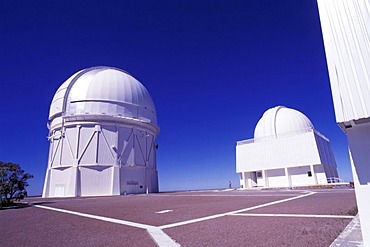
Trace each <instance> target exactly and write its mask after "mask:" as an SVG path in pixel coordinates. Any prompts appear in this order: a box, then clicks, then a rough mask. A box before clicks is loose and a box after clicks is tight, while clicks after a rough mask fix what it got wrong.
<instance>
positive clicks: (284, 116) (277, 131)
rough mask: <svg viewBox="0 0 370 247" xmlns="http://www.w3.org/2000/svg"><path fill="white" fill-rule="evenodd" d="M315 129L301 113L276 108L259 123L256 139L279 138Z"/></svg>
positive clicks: (281, 107) (255, 134)
mask: <svg viewBox="0 0 370 247" xmlns="http://www.w3.org/2000/svg"><path fill="white" fill-rule="evenodd" d="M313 128H314V127H313V124H312V123H311V121H310V120H309V119H308V118H307V117H306V116H305V115H304V114H302V113H301V112H299V111H297V110H294V109H291V108H287V107H284V106H276V107H274V108H270V109H268V110H267V111H266V112H265V113H264V114H263V116H262V118H261V119H260V120H259V121H258V123H257V125H256V128H255V130H254V139H261V138H263V139H265V138H268V137H279V136H281V135H283V134H286V133H289V132H291V133H292V132H305V131H307V130H310V129H313Z"/></svg>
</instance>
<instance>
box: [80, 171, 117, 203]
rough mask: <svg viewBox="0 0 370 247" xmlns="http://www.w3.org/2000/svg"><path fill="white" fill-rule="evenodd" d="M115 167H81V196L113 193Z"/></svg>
mask: <svg viewBox="0 0 370 247" xmlns="http://www.w3.org/2000/svg"><path fill="white" fill-rule="evenodd" d="M112 170H113V167H105V166H95V167H80V183H81V184H80V191H81V194H80V195H81V196H96V195H111V193H112V178H113V176H112Z"/></svg>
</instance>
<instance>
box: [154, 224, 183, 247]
mask: <svg viewBox="0 0 370 247" xmlns="http://www.w3.org/2000/svg"><path fill="white" fill-rule="evenodd" d="M147 230H148V232H149V234H150V236H151V237H152V238H153V240H154V241H155V242H156V243H157V245H158V246H163V247H178V246H180V244H178V243H176V242H175V241H174V240H173V239H172V238H170V236H168V235H167V234H166V233H164V232H163V231H162V230H161V229H159V228H158V227H149V228H148V229H147Z"/></svg>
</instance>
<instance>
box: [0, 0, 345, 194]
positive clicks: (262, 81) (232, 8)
mask: <svg viewBox="0 0 370 247" xmlns="http://www.w3.org/2000/svg"><path fill="white" fill-rule="evenodd" d="M0 33H1V36H0V70H1V75H2V78H1V81H0V92H1V104H0V113H1V117H0V140H1V142H0V160H2V161H12V162H15V163H19V164H21V166H22V167H23V168H24V169H25V170H26V171H27V172H30V173H32V174H33V175H34V176H35V177H34V179H32V180H31V181H30V184H31V185H30V187H29V194H31V195H38V194H41V191H42V185H43V180H44V176H45V171H46V166H47V156H48V141H47V139H46V136H47V135H48V130H47V128H46V123H47V120H48V119H47V118H48V112H49V106H50V103H51V100H52V97H53V95H54V93H55V91H56V90H57V88H58V87H59V86H60V84H62V83H63V82H64V81H65V80H66V79H67V78H68V77H70V76H71V75H72V74H73V73H75V72H77V71H79V70H81V69H84V68H87V67H91V66H98V65H106V66H114V67H118V68H121V69H124V70H126V71H128V72H129V73H131V74H132V75H133V76H134V77H136V78H137V79H138V80H139V81H141V82H142V83H143V84H144V85H145V87H146V88H147V89H148V90H149V92H150V94H151V96H152V98H153V100H154V103H155V105H156V109H157V114H158V121H159V125H160V128H161V133H160V134H159V136H158V143H159V150H158V159H157V165H158V170H159V183H160V189H161V190H162V191H163V190H180V189H202V188H222V187H227V186H228V181H229V180H231V181H232V184H233V186H238V185H239V184H238V183H239V182H238V176H237V174H236V173H235V143H236V141H239V140H243V139H249V138H253V132H254V128H255V125H256V123H257V121H258V120H259V119H260V117H261V116H262V114H263V112H264V111H265V110H267V109H268V108H271V107H274V106H277V105H284V106H287V107H291V108H295V109H297V110H299V111H301V112H303V113H304V114H305V115H306V116H308V117H309V118H310V120H311V121H312V123H313V124H314V126H315V128H316V129H317V130H318V131H320V132H321V133H323V134H324V135H326V136H327V137H328V138H329V139H330V140H331V143H332V147H333V150H334V155H335V157H336V161H337V165H338V171H339V175H340V177H341V178H343V179H345V180H347V181H349V180H352V174H351V171H350V163H349V158H348V151H347V141H346V137H345V135H344V133H343V132H342V131H341V130H340V129H339V127H337V125H336V123H335V115H334V108H333V103H332V98H331V91H330V83H329V78H328V73H327V68H326V60H325V51H324V46H323V41H322V35H321V29H320V21H319V16H318V10H317V4H316V1H315V0H302V1H297V0H280V1H276V0H247V1H173V0H167V1H149V0H148V1H141V0H139V1H1V2H0Z"/></svg>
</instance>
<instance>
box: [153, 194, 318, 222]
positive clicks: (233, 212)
mask: <svg viewBox="0 0 370 247" xmlns="http://www.w3.org/2000/svg"><path fill="white" fill-rule="evenodd" d="M313 194H316V192H309V193H307V194H303V195H299V196H295V197H291V198H287V199H282V200H278V201H273V202H268V203H264V204H261V205H257V206H253V207H249V208H243V209H239V210H235V211H230V212H226V213H222V214H215V215H211V216H206V217H201V218H197V219H192V220H187V221H182V222H177V223H173V224H168V225H163V226H160V227H159V228H160V229H166V228H171V227H177V226H183V225H187V224H192V223H197V222H201V221H205V220H211V219H216V218H219V217H223V216H227V215H231V214H237V213H241V212H245V211H250V210H253V209H257V208H263V207H267V206H271V205H275V204H279V203H283V202H288V201H292V200H297V199H300V198H303V197H307V196H311V195H313Z"/></svg>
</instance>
